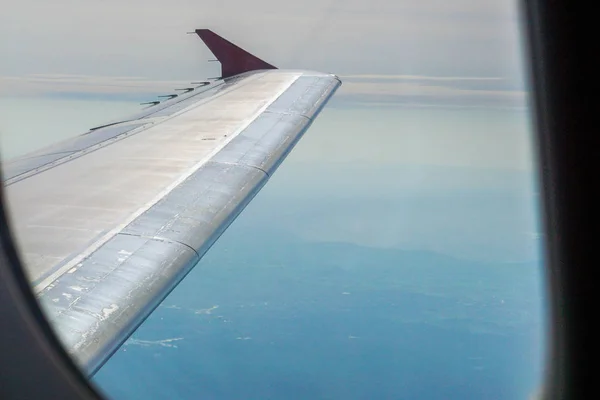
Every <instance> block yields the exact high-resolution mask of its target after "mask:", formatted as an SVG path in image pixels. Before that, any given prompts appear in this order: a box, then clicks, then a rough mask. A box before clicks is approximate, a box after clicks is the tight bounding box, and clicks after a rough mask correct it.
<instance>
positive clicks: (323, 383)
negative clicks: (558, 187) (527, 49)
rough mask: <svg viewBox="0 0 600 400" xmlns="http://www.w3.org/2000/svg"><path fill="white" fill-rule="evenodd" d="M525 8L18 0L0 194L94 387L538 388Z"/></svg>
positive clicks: (540, 252)
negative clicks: (521, 15) (522, 13)
mask: <svg viewBox="0 0 600 400" xmlns="http://www.w3.org/2000/svg"><path fill="white" fill-rule="evenodd" d="M32 10H35V12H32ZM59 10H60V11H59ZM223 10H227V12H226V13H225V12H223ZM30 26H35V29H30V28H29V27H30ZM257 26H259V27H263V28H264V29H257ZM522 29H523V27H522V26H521V21H520V18H519V13H518V8H517V3H516V2H515V1H511V0H497V1H475V0H460V1H455V2H444V1H437V0H429V1H425V2H416V1H412V0H411V1H408V0H401V1H388V0H376V1H371V2H368V3H364V2H359V1H354V0H352V1H344V2H341V1H331V2H317V1H312V0H308V2H285V4H284V2H272V1H269V0H260V1H258V2H251V3H246V2H225V3H224V2H213V3H210V4H200V3H197V2H188V1H184V0H178V1H174V2H170V3H165V2H161V1H154V0H151V1H147V0H146V1H144V2H141V1H137V0H134V1H131V2H128V3H126V4H122V3H121V2H100V3H88V2H86V3H80V2H70V1H67V0H61V1H59V2H58V3H57V2H53V3H52V4H49V3H48V4H47V3H44V2H38V1H33V0H26V1H23V2H19V3H18V4H14V5H12V6H11V13H10V16H9V15H0V37H2V49H3V55H4V57H3V60H4V62H3V63H2V64H0V81H1V83H0V88H1V89H0V90H1V92H0V110H1V111H0V112H1V114H0V154H1V156H2V177H3V184H4V191H5V196H6V202H7V204H6V206H7V208H8V210H9V212H10V215H9V217H10V219H11V229H12V232H13V234H14V236H15V239H16V243H17V246H18V249H19V251H20V255H21V259H22V261H23V263H24V268H25V270H26V273H27V275H28V278H29V280H30V282H31V286H32V289H33V291H34V293H35V294H36V296H37V298H38V299H39V302H40V305H41V308H42V310H43V311H44V313H45V315H46V317H47V319H48V321H49V322H50V323H51V324H52V326H53V327H54V329H55V332H56V334H57V336H58V337H59V339H60V340H61V341H62V343H63V344H64V348H65V350H67V352H68V353H69V354H70V355H71V356H72V358H73V360H74V361H75V362H76V364H77V365H78V366H79V367H80V369H81V371H82V372H83V373H84V374H85V375H86V376H87V377H89V379H90V380H91V382H93V384H94V385H95V386H96V387H97V388H98V389H99V390H100V391H101V392H102V393H103V394H104V395H106V396H107V397H108V398H114V399H138V398H139V399H171V398H179V399H196V398H214V399H230V398H239V399H245V398H273V399H296V398H297V399H305V398H351V399H359V398H360V399H362V398H427V399H449V398H456V399H459V398H460V399H480V398H495V399H534V398H538V397H539V396H541V394H542V391H543V385H544V379H543V378H544V368H545V353H546V352H545V350H546V346H547V340H548V338H547V328H546V323H547V322H546V300H545V298H546V293H545V285H544V275H543V268H544V240H543V239H544V234H543V232H542V228H541V222H540V219H541V211H540V210H541V204H540V198H539V187H538V186H539V185H538V177H537V165H536V159H535V157H534V153H533V150H532V141H533V140H534V137H533V134H532V128H531V120H530V106H529V101H528V99H529V88H528V83H527V79H526V78H525V75H526V74H525V68H526V57H525V55H524V51H523V46H522V43H521V40H522ZM186 32H187V33H189V34H188V35H186ZM8 38H12V39H10V40H8ZM213 61H216V62H213ZM340 82H341V85H340ZM296 143H297V145H296ZM292 148H293V150H292ZM288 153H289V155H288ZM280 164H281V165H280ZM275 170H277V172H275ZM238 214H239V215H238Z"/></svg>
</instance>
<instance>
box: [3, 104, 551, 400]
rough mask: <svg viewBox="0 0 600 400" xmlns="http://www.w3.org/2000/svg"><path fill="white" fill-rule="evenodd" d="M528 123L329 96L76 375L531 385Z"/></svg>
mask: <svg viewBox="0 0 600 400" xmlns="http://www.w3.org/2000/svg"><path fill="white" fill-rule="evenodd" d="M11 104H13V103H11ZM65 104H66V103H65ZM78 104H81V102H79V103H78ZM128 106H131V104H129V105H128ZM90 107H91V106H90ZM65 108H66V109H67V108H68V107H67V106H65ZM115 110H116V108H115ZM68 112H69V111H66V113H67V114H68ZM67 114H65V115H67ZM53 115H54V114H53ZM103 116H105V115H103ZM106 119H110V118H106ZM17 122H18V121H17ZM87 122H88V120H86V123H87ZM89 122H90V123H92V122H95V121H89ZM28 123H29V124H30V125H31V132H33V130H35V129H37V128H36V127H35V126H33V125H32V124H34V122H28ZM88 125H89V124H88ZM90 126H92V125H90ZM529 126H530V125H529V119H528V114H527V112H526V110H506V109H493V108H452V107H419V106H407V105H394V104H387V105H380V104H372V105H369V104H354V103H350V102H345V101H344V100H343V98H339V99H338V98H334V99H333V100H332V101H331V102H330V104H329V105H328V107H326V108H325V110H324V111H323V113H322V114H321V116H320V117H319V118H318V119H317V121H316V122H315V123H314V125H313V127H312V128H311V129H310V130H309V131H308V132H307V134H306V136H305V137H304V138H303V139H302V140H301V141H300V143H299V144H298V146H297V147H296V148H295V149H294V151H293V152H292V153H291V154H290V156H289V157H288V159H287V160H286V162H284V163H283V164H282V166H281V167H280V169H279V170H278V171H277V172H276V173H275V175H274V176H273V178H272V179H271V181H270V182H269V183H268V184H267V186H266V187H265V188H264V189H263V190H262V191H261V192H260V193H259V194H258V195H257V197H256V198H255V199H254V201H253V202H252V203H251V204H250V205H249V206H248V207H247V208H246V210H244V212H243V213H242V214H241V216H240V217H239V218H238V219H237V220H236V221H234V223H233V224H232V225H231V226H230V228H229V229H228V230H227V231H226V232H225V233H224V234H223V236H222V237H221V238H220V239H219V240H218V241H217V243H216V244H215V245H214V246H213V248H211V249H210V251H209V252H208V253H207V254H206V256H205V257H204V258H203V259H202V260H201V262H200V263H199V264H198V265H197V266H196V267H195V268H194V269H193V270H192V272H191V273H190V274H189V275H188V276H187V277H186V278H185V279H184V281H183V282H182V283H181V284H180V285H179V286H178V287H177V288H176V289H175V290H174V291H173V292H172V293H171V294H170V295H169V296H168V297H167V298H166V300H165V301H164V302H163V303H162V304H161V305H160V306H159V308H157V310H156V311H155V312H154V313H153V314H152V315H151V316H150V317H149V318H148V319H147V320H146V322H145V323H144V324H143V325H142V326H141V327H140V328H139V329H138V330H137V331H136V332H135V333H134V335H133V336H132V337H131V338H130V339H129V340H128V341H127V342H126V343H125V344H124V345H123V346H122V347H121V348H120V349H119V350H118V352H117V353H116V354H115V355H114V356H113V357H112V358H111V359H110V360H109V361H108V362H107V363H106V364H105V365H104V367H103V368H102V369H101V370H100V371H99V372H98V373H97V374H96V375H95V376H94V378H93V382H94V384H95V385H96V386H97V387H98V388H99V389H100V390H101V391H102V392H104V393H105V394H106V395H107V396H108V397H109V398H113V399H342V398H343V399H430V400H437V399H440V400H441V399H444V400H445V399H498V400H501V399H528V398H533V397H535V396H536V393H537V391H538V390H539V388H540V385H541V383H542V374H543V367H544V348H545V346H546V336H545V332H546V329H545V324H546V322H545V299H544V296H545V293H544V286H543V266H544V261H543V248H542V244H543V233H542V232H541V231H540V228H539V226H540V221H539V214H540V212H539V209H540V205H539V195H538V188H537V185H536V176H535V165H534V159H535V158H534V157H533V154H532V150H531V141H532V137H531V132H530V128H529ZM19 127H20V129H22V125H21V124H19ZM87 127H88V126H86V128H87ZM23 135H27V133H23ZM57 135H58V134H57ZM19 137H20V138H23V137H24V136H22V135H21V136H19ZM23 140H24V139H23ZM23 140H22V141H23ZM22 141H21V142H22ZM21 142H19V143H21ZM19 143H17V145H15V146H16V147H18V144H19ZM15 146H13V147H15ZM3 147H4V148H6V147H7V146H6V145H5V143H3ZM9 147H10V146H9Z"/></svg>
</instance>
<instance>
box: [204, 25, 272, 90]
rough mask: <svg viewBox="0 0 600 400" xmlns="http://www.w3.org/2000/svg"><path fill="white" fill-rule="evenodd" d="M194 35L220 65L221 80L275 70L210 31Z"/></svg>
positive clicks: (206, 30)
mask: <svg viewBox="0 0 600 400" xmlns="http://www.w3.org/2000/svg"><path fill="white" fill-rule="evenodd" d="M196 34H197V35H198V36H199V37H200V39H202V41H203V42H204V44H206V46H207V47H208V48H209V49H210V51H212V53H213V54H214V55H215V57H217V60H218V61H219V62H220V63H221V78H229V77H232V76H234V75H238V74H242V73H244V72H249V71H256V70H259V69H277V67H275V66H274V65H271V64H269V63H268V62H266V61H263V60H261V59H260V58H258V57H256V56H255V55H253V54H250V53H248V52H247V51H246V50H244V49H242V48H240V47H238V46H236V45H235V44H233V43H231V42H230V41H229V40H227V39H224V38H222V37H221V36H219V35H217V34H216V33H214V32H213V31H211V30H210V29H196Z"/></svg>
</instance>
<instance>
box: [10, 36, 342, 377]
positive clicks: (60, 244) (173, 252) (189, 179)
mask: <svg viewBox="0 0 600 400" xmlns="http://www.w3.org/2000/svg"><path fill="white" fill-rule="evenodd" d="M196 33H197V34H198V35H199V36H200V37H201V38H202V39H203V40H204V41H205V43H206V44H207V45H208V47H209V48H210V49H211V51H212V52H213V53H214V54H215V56H216V57H217V58H218V59H219V61H220V62H221V64H222V75H223V76H222V77H220V78H219V79H217V80H215V81H213V82H211V83H203V84H201V85H200V86H197V87H195V88H194V90H189V91H187V92H186V93H184V94H181V95H179V96H177V97H174V98H171V99H169V100H166V101H163V102H161V103H160V104H157V105H154V106H152V107H149V108H147V109H145V110H144V111H143V112H141V113H139V114H138V115H134V116H132V117H131V118H129V119H127V120H124V121H117V122H113V123H111V124H107V125H106V126H103V127H98V128H94V129H92V130H90V132H88V133H85V134H83V135H81V136H77V137H75V138H72V139H68V140H66V141H63V142H60V143H58V144H55V145H52V146H50V147H47V148H44V149H42V150H38V151H36V152H35V153H32V154H28V155H26V156H23V157H20V158H18V159H15V160H12V161H8V162H6V163H4V165H3V168H2V170H3V174H4V185H5V191H6V198H7V200H8V206H9V209H10V211H11V219H12V231H13V234H14V235H15V237H16V239H17V243H18V245H19V247H20V253H21V255H22V260H23V262H24V267H25V269H26V271H27V273H28V276H29V278H30V280H31V282H32V285H33V287H34V290H35V292H36V294H37V296H38V298H39V300H40V303H41V304H42V306H43V308H44V309H45V312H46V316H47V318H48V319H49V320H50V322H51V324H52V325H53V327H54V328H55V331H56V332H57V334H58V336H59V337H60V338H61V340H62V342H63V344H64V346H65V348H66V350H67V351H68V352H69V353H70V354H71V355H72V356H73V357H74V358H75V360H76V361H77V362H78V363H79V365H80V366H81V367H82V368H83V370H84V371H86V372H87V373H88V374H89V375H92V374H93V373H94V372H95V371H97V369H98V368H99V367H100V366H101V365H102V364H103V363H104V362H105V361H106V360H107V359H108V358H109V357H110V356H111V355H112V354H113V353H114V351H116V350H117V349H118V347H119V346H120V345H121V344H122V343H123V342H124V341H125V340H126V339H127V337H129V335H131V333H132V332H133V331H134V330H135V329H136V328H137V327H138V326H139V325H140V324H141V323H142V322H143V320H144V319H145V318H146V317H147V316H148V315H149V314H150V313H151V312H152V310H154V308H155V307H156V306H158V304H159V303H160V302H161V301H162V300H163V299H164V298H165V297H166V295H167V294H168V293H169V292H170V291H171V290H172V289H173V288H174V287H175V286H176V285H177V284H178V283H179V282H180V281H181V280H182V279H183V277H184V276H185V275H186V274H187V273H188V272H189V271H190V270H191V269H192V268H193V267H194V266H195V265H196V263H197V262H198V261H199V259H200V258H201V257H202V256H203V255H204V253H205V252H206V251H207V250H208V249H209V248H210V246H211V245H212V244H213V243H214V242H215V241H216V240H217V239H218V237H219V236H220V235H221V234H222V233H223V231H224V230H225V229H226V228H227V227H228V226H229V224H230V223H231V222H232V221H233V220H234V219H235V218H236V216H237V215H238V214H239V213H240V212H241V211H242V210H243V209H244V207H245V206H246V205H247V204H248V202H250V200H252V198H253V197H254V196H255V195H256V193H257V192H258V191H259V190H260V189H261V188H262V186H263V185H264V184H265V183H266V182H267V180H268V179H269V177H270V176H271V175H272V174H273V172H274V171H275V169H276V168H277V167H278V165H279V164H280V163H281V162H282V161H283V159H284V158H285V157H286V155H287V154H288V153H289V151H290V150H291V149H292V148H293V147H294V145H295V144H296V142H297V141H298V140H299V139H300V137H301V136H302V134H303V133H304V132H305V131H306V130H307V129H308V127H309V126H310V124H311V123H312V121H313V120H314V118H315V117H316V116H317V115H318V113H319V112H320V110H321V108H322V107H323V106H324V105H325V103H326V102H327V101H328V100H329V98H330V97H331V96H332V95H333V93H334V92H335V90H336V89H337V88H338V86H339V85H340V81H339V79H338V78H337V77H336V76H334V75H331V74H325V73H318V72H310V71H295V70H281V69H276V68H275V67H273V66H272V65H270V64H268V63H266V62H264V61H262V60H260V59H258V58H256V57H254V56H252V55H251V54H249V53H247V52H245V51H244V50H242V49H240V48H239V47H237V46H235V45H233V44H232V43H230V42H228V41H226V40H225V39H223V38H221V37H219V36H218V35H216V34H214V33H213V32H211V31H208V30H197V31H196Z"/></svg>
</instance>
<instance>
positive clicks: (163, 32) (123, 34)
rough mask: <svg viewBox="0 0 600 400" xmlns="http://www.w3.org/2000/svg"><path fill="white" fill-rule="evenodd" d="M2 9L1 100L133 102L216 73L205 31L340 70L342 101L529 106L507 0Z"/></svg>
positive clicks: (41, 4)
mask: <svg viewBox="0 0 600 400" xmlns="http://www.w3.org/2000/svg"><path fill="white" fill-rule="evenodd" d="M9 10H10V12H5V13H3V14H2V16H0V38H1V39H0V51H1V53H0V54H2V59H3V62H2V64H1V65H0V95H2V96H23V95H33V94H37V95H39V94H44V95H62V96H65V95H71V96H74V95H79V96H80V97H85V96H90V95H97V96H101V95H102V96H105V97H110V96H112V97H110V98H111V99H114V98H115V97H118V96H121V97H122V98H131V97H132V96H135V95H137V97H139V94H141V93H148V94H155V93H161V92H164V90H172V88H173V86H176V85H178V84H183V83H186V82H189V81H190V80H197V79H199V78H203V77H209V76H215V75H217V74H218V64H217V63H210V62H207V60H209V59H211V58H212V55H211V54H210V52H209V51H208V50H207V49H206V48H205V47H204V46H203V45H202V43H201V42H200V40H199V39H198V38H197V37H196V36H195V35H186V32H188V31H193V30H194V29H195V28H200V27H203V28H210V29H213V30H214V31H216V32H217V33H219V34H221V35H222V36H224V37H225V38H228V39H229V40H231V41H233V42H235V43H236V44H238V45H240V46H241V47H243V48H245V49H248V50H249V51H251V52H253V53H254V54H256V55H258V56H259V57H261V58H263V59H265V60H266V61H268V62H270V63H272V64H274V65H276V66H278V67H281V68H303V69H314V70H319V71H325V72H332V73H336V74H338V75H340V76H342V77H343V78H344V81H345V83H346V84H345V85H344V88H343V89H342V90H341V92H340V94H339V95H341V96H345V97H347V98H348V99H354V100H356V98H357V96H361V99H362V101H364V100H365V98H368V100H369V101H375V100H378V101H381V102H389V101H396V102H397V101H406V102H411V103H418V104H421V103H427V104H431V103H434V104H436V103H449V102H452V103H454V104H461V105H467V106H473V105H481V104H486V105H494V106H497V107H523V105H524V102H525V86H524V83H523V82H524V80H523V73H522V71H523V68H522V54H521V53H522V49H521V47H522V46H521V42H520V36H519V32H520V24H519V18H518V13H517V12H516V11H517V9H516V5H515V2H514V1H510V0H499V1H490V0H458V1H453V2H447V1H441V0H426V1H409V0H400V1H396V0H374V1H369V2H363V1H358V0H349V1H342V0H337V1H336V0H332V1H321V0H307V1H302V2H298V1H296V2H288V1H274V0H258V1H253V2H244V1H231V0H224V1H203V2H199V1H192V0H175V1H170V2H164V1H157V0H144V1H141V0H131V1H127V2H121V1H115V0H105V1H81V0H58V1H53V2H45V1H42V0H38V1H32V0H25V1H19V2H12V3H11V4H10V6H9ZM257 28H258V29H257ZM365 96H366V97H365Z"/></svg>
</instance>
